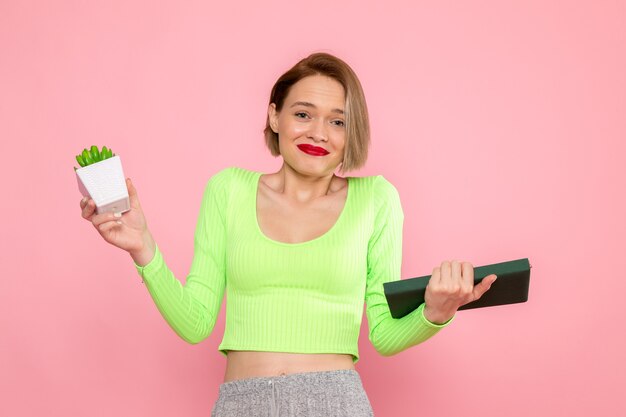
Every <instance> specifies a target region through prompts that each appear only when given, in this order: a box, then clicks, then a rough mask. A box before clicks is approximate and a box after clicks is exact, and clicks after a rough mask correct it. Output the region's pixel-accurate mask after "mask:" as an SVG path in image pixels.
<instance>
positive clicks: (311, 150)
mask: <svg viewBox="0 0 626 417" xmlns="http://www.w3.org/2000/svg"><path fill="white" fill-rule="evenodd" d="M298 149H300V150H301V151H302V152H304V153H306V154H308V155H313V156H324V155H328V154H329V153H330V152H328V151H327V150H326V149H324V148H320V147H319V146H313V145H307V144H302V145H298Z"/></svg>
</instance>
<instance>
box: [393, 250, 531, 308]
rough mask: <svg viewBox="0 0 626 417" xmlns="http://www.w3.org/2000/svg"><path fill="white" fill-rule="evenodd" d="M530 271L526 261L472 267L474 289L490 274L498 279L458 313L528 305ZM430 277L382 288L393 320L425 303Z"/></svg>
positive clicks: (401, 281)
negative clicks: (516, 304) (511, 305)
mask: <svg viewBox="0 0 626 417" xmlns="http://www.w3.org/2000/svg"><path fill="white" fill-rule="evenodd" d="M530 268H531V265H530V263H529V262H528V258H523V259H517V260H514V261H508V262H501V263H497V264H491V265H484V266H479V267H475V268H474V285H476V284H478V283H479V282H481V281H482V280H483V278H485V277H486V276H488V275H491V274H496V275H497V276H498V279H496V281H495V282H494V283H493V284H492V285H491V288H489V290H488V291H487V292H486V293H484V294H483V296H482V297H480V298H479V299H478V300H476V301H472V302H471V303H467V304H465V305H463V306H461V307H460V308H459V310H467V309H470V308H479V307H491V306H498V305H503V304H515V303H523V302H526V301H528V286H529V284H530ZM430 277H431V276H430V275H425V276H423V277H417V278H408V279H401V280H399V281H392V282H386V283H384V284H383V287H384V290H385V297H386V298H387V304H388V305H389V311H390V312H391V316H392V317H393V318H396V319H398V318H400V317H404V316H406V315H407V314H409V313H410V312H411V311H413V310H415V309H416V308H417V307H419V306H420V304H422V303H423V302H424V294H425V293H426V286H427V285H428V281H429V280H430Z"/></svg>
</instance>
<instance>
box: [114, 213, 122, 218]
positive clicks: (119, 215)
mask: <svg viewBox="0 0 626 417" xmlns="http://www.w3.org/2000/svg"><path fill="white" fill-rule="evenodd" d="M113 217H117V218H118V219H119V218H120V217H122V213H114V214H113Z"/></svg>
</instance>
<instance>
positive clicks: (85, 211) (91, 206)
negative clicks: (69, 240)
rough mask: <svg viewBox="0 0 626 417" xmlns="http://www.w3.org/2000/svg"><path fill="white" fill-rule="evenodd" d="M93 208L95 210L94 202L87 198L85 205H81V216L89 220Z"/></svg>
mask: <svg viewBox="0 0 626 417" xmlns="http://www.w3.org/2000/svg"><path fill="white" fill-rule="evenodd" d="M95 210H96V203H94V201H93V200H92V199H89V200H87V203H86V204H85V207H83V211H82V213H81V215H82V216H83V218H85V219H87V220H91V216H92V215H93V212H94V211H95Z"/></svg>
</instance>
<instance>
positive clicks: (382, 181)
mask: <svg viewBox="0 0 626 417" xmlns="http://www.w3.org/2000/svg"><path fill="white" fill-rule="evenodd" d="M350 181H351V184H355V185H357V186H358V188H360V189H362V190H365V191H366V192H367V194H369V196H370V198H372V199H373V200H374V201H385V200H389V199H394V200H395V199H399V198H400V197H399V194H398V190H397V189H396V187H395V186H394V185H393V184H392V183H391V182H390V181H389V180H387V178H385V177H384V176H382V175H372V176H368V177H352V178H351V179H350Z"/></svg>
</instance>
